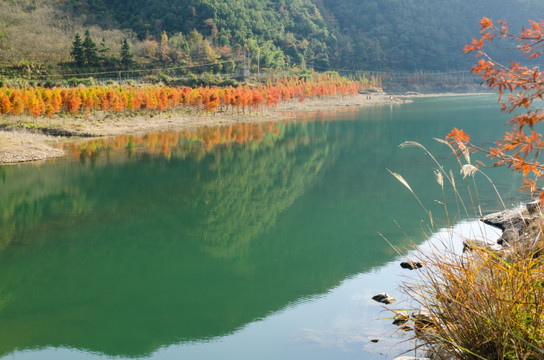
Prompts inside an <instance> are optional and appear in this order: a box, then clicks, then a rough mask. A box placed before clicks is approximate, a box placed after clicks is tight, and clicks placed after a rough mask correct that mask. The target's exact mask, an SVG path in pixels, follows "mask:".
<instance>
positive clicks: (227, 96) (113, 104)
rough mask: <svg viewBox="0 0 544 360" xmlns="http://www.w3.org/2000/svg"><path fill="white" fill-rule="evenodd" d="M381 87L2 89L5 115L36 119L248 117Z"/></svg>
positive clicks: (371, 83)
mask: <svg viewBox="0 0 544 360" xmlns="http://www.w3.org/2000/svg"><path fill="white" fill-rule="evenodd" d="M378 86H380V83H379V80H376V79H371V80H368V79H362V80H361V81H357V82H356V81H352V80H347V79H345V78H342V77H340V76H337V75H334V74H321V75H318V74H314V76H312V77H310V78H308V79H306V78H298V77H292V78H283V79H278V80H276V81H274V82H269V83H268V84H265V85H262V84H258V85H256V86H248V85H243V86H242V85H239V86H237V87H232V86H228V87H218V86H211V87H210V86H199V87H195V88H191V87H168V86H141V87H132V86H128V87H122V86H110V87H108V86H90V87H84V86H80V87H76V88H53V89H49V88H42V87H37V88H28V89H17V88H7V87H3V88H0V114H5V115H20V114H29V115H32V116H34V117H39V116H49V117H51V116H54V115H56V114H59V113H67V114H71V115H78V114H88V113H89V112H93V111H109V112H124V111H137V110H149V111H163V110H174V109H182V108H187V109H195V110H202V111H207V112H211V113H213V112H216V111H218V110H220V111H227V110H228V109H230V110H231V111H234V109H237V111H238V112H240V111H243V112H245V111H246V109H250V110H251V109H254V110H258V109H260V108H261V107H263V106H275V105H277V104H278V103H279V102H281V101H289V100H292V99H295V98H297V99H298V100H299V101H301V102H303V101H304V100H305V99H306V97H321V96H330V95H337V94H338V95H353V94H356V93H357V92H358V91H359V90H362V89H367V88H374V87H378Z"/></svg>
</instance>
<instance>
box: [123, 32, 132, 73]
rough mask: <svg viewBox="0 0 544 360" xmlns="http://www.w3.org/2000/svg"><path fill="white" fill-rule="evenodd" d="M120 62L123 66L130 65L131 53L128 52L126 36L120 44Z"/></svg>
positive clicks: (128, 46)
mask: <svg viewBox="0 0 544 360" xmlns="http://www.w3.org/2000/svg"><path fill="white" fill-rule="evenodd" d="M121 64H123V66H125V67H129V66H130V65H132V53H131V52H130V45H129V44H128V40H127V38H125V39H124V40H123V45H122V46H121Z"/></svg>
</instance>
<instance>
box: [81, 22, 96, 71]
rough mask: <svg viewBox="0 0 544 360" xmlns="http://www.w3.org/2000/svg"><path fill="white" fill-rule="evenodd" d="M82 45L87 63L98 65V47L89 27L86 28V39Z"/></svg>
mask: <svg viewBox="0 0 544 360" xmlns="http://www.w3.org/2000/svg"><path fill="white" fill-rule="evenodd" d="M82 45H83V53H84V55H85V61H86V62H87V65H97V64H98V60H99V57H98V49H97V47H96V44H95V43H94V41H93V39H92V38H91V33H90V32H89V30H88V29H87V30H85V39H84V40H83V44H82Z"/></svg>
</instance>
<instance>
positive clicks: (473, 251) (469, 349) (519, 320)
mask: <svg viewBox="0 0 544 360" xmlns="http://www.w3.org/2000/svg"><path fill="white" fill-rule="evenodd" d="M439 141H441V142H444V141H442V140H439ZM444 143H445V142H444ZM445 144H446V145H447V146H450V148H451V150H452V151H454V150H453V148H452V147H451V145H449V144H448V143H445ZM403 146H404V147H406V146H416V147H420V148H422V149H423V150H424V151H425V152H426V153H427V154H428V155H429V156H430V157H431V158H432V159H433V160H434V161H435V164H436V165H437V169H436V171H435V176H436V180H437V183H438V184H439V186H441V187H442V191H443V194H444V192H445V191H446V188H447V187H448V186H447V185H448V183H449V188H450V189H451V190H452V191H453V192H454V195H455V199H456V204H455V205H454V206H453V209H454V211H453V214H452V212H451V211H450V208H449V207H448V205H447V204H446V203H445V201H444V203H443V205H444V209H445V212H446V219H447V221H446V227H447V228H449V229H453V225H454V222H455V220H452V219H459V218H461V217H464V218H473V219H474V218H480V217H481V216H482V213H483V211H482V209H481V206H480V204H479V201H478V199H479V196H478V190H477V187H476V183H475V182H473V178H474V176H476V175H477V174H482V176H484V177H486V179H487V180H489V182H490V186H493V188H494V190H495V192H496V194H497V196H498V197H499V199H500V194H499V193H498V191H497V189H496V188H495V186H494V185H493V183H492V182H491V180H490V179H489V177H487V175H485V174H484V173H483V172H482V171H481V170H480V169H478V168H477V167H475V166H473V165H472V164H471V163H470V155H469V154H468V152H462V153H461V154H457V155H459V156H458V160H459V165H460V167H461V173H462V174H463V176H464V182H465V186H466V187H467V194H468V199H463V198H462V196H461V195H460V192H459V191H458V190H459V189H458V188H457V186H458V184H456V183H455V178H454V176H453V173H452V172H451V171H447V170H446V169H444V167H443V166H442V165H441V164H439V163H438V161H436V159H435V158H434V156H433V155H432V154H431V153H430V152H428V151H427V149H426V148H425V147H423V146H422V145H421V144H418V143H414V142H409V143H405V144H403ZM462 160H464V162H463V161H462ZM393 174H394V175H395V177H397V179H398V180H399V181H401V183H402V184H403V185H404V186H406V187H407V188H408V189H409V190H410V191H411V192H412V193H413V194H414V196H416V199H417V201H418V202H419V203H420V204H421V201H420V200H419V198H418V197H417V195H416V194H415V193H414V192H413V190H412V189H411V188H410V185H409V184H408V183H407V182H406V181H405V180H404V179H403V178H402V176H401V175H399V174H395V173H393ZM470 178H472V180H471V179H470ZM444 199H445V196H444ZM500 201H501V203H502V204H503V207H504V203H503V202H502V200H500ZM421 205H422V206H424V205H423V204H421ZM504 209H505V210H506V207H504ZM426 211H427V214H428V215H429V218H430V223H431V231H437V229H438V227H439V225H437V223H436V221H434V219H433V215H432V214H431V213H430V211H428V210H426ZM536 218H537V220H536V221H533V223H532V225H531V226H528V227H527V228H526V229H525V230H524V232H523V234H522V235H521V238H520V239H519V241H517V242H515V243H510V244H505V246H503V247H500V246H493V247H490V246H486V245H483V243H482V242H477V241H471V240H470V239H464V240H465V241H464V242H465V248H464V251H463V252H462V253H460V252H458V251H457V252H456V251H455V249H454V248H455V247H456V246H454V244H453V243H452V242H449V241H445V240H442V241H440V243H439V244H431V245H430V248H429V249H426V250H418V251H416V252H415V254H414V255H413V256H414V257H415V258H417V261H419V262H421V263H423V264H424V267H423V268H422V269H419V270H417V273H416V274H417V275H416V276H415V277H414V278H412V279H411V280H409V281H406V282H404V283H403V284H402V286H401V287H402V289H403V290H404V291H405V293H406V294H407V295H408V297H409V298H411V300H412V302H413V303H415V304H417V306H419V307H421V308H422V309H424V310H425V311H424V313H425V316H424V317H423V319H422V317H421V316H420V314H421V313H419V314H417V315H416V316H412V318H411V321H412V323H413V326H414V329H415V334H414V338H415V340H416V344H417V345H416V347H420V348H423V349H425V351H427V352H428V353H427V355H428V356H429V357H431V358H433V359H486V360H488V359H544V258H543V257H542V256H541V255H542V251H543V249H544V236H543V232H542V225H541V219H542V213H539V214H538V216H537V217H536ZM482 231H484V230H483V229H482ZM487 240H488V241H489V240H495V239H487Z"/></svg>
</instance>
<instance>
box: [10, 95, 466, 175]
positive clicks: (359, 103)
mask: <svg viewBox="0 0 544 360" xmlns="http://www.w3.org/2000/svg"><path fill="white" fill-rule="evenodd" d="M462 95H475V94H416V93H414V94H408V95H402V96H401V95H393V96H390V95H388V94H385V93H374V94H371V95H362V94H358V95H351V96H328V97H323V98H308V99H306V100H305V101H304V102H302V103H301V102H298V101H290V102H286V103H281V104H279V105H278V106H277V107H275V108H269V109H268V108H267V109H264V110H260V111H255V110H253V111H252V112H249V111H247V110H246V112H245V114H242V113H240V114H238V113H237V112H236V111H235V112H234V113H232V112H231V111H230V110H229V111H227V112H223V113H221V112H218V113H216V114H214V115H211V114H206V113H203V112H199V111H196V110H192V111H185V112H184V111H183V110H181V111H175V112H163V113H157V114H149V115H145V116H144V115H138V116H130V117H129V116H122V115H118V114H110V113H95V114H88V115H81V116H78V117H55V118H51V119H50V118H37V119H35V118H32V117H30V116H25V117H15V116H3V117H0V126H2V127H1V128H0V165H6V164H14V163H21V162H29V161H40V160H47V159H52V158H58V157H62V156H64V151H63V150H62V149H60V147H61V145H62V144H63V143H66V142H73V141H78V140H79V139H81V138H85V137H108V136H115V135H129V134H141V133H146V132H156V131H161V130H163V131H167V130H180V131H181V130H187V129H194V128H197V127H201V126H213V125H227V124H231V123H236V122H259V121H278V120H283V119H286V118H289V117H291V116H294V115H293V114H295V113H301V112H314V111H327V110H329V111H330V110H336V109H346V108H349V107H365V106H371V105H386V104H391V105H393V104H404V103H408V102H412V99H413V98H420V97H431V96H432V97H439V96H462ZM28 127H30V128H31V129H28ZM35 128H39V129H42V131H36V130H35ZM66 135H70V136H66Z"/></svg>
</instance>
